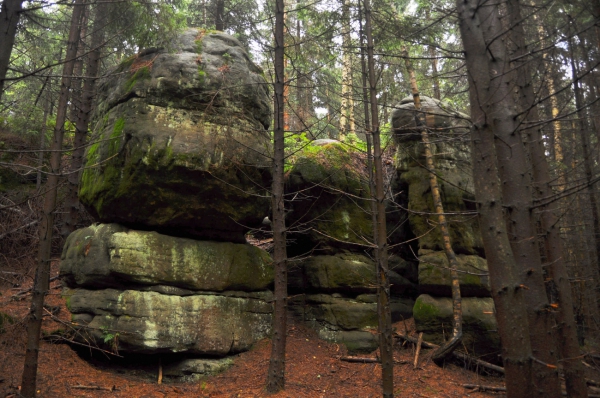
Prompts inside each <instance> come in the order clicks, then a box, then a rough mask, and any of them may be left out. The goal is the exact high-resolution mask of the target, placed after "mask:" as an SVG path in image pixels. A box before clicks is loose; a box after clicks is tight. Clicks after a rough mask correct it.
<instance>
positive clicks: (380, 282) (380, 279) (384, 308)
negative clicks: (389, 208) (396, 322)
mask: <svg viewBox="0 0 600 398" xmlns="http://www.w3.org/2000/svg"><path fill="white" fill-rule="evenodd" d="M364 7H365V33H366V35H367V63H368V69H369V99H370V104H371V131H372V132H373V161H374V165H375V199H376V202H377V225H376V228H375V229H377V235H376V238H377V241H376V242H375V245H376V249H375V250H376V251H377V254H376V259H377V297H378V299H377V315H378V318H379V354H380V355H381V379H382V387H383V397H384V398H392V397H393V396H394V356H393V344H394V341H393V337H392V314H391V310H390V281H389V275H388V254H387V251H388V248H387V231H386V224H385V193H384V186H383V162H382V151H381V138H380V134H379V114H378V107H377V83H376V79H375V57H374V54H373V53H374V49H373V34H372V31H371V6H370V2H369V0H365V1H364Z"/></svg>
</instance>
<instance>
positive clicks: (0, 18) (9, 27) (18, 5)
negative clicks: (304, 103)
mask: <svg viewBox="0 0 600 398" xmlns="http://www.w3.org/2000/svg"><path fill="white" fill-rule="evenodd" d="M22 10H23V1H22V0H4V2H3V3H2V10H0V98H2V93H3V92H4V82H5V80H4V79H5V78H6V72H8V65H9V63H10V54H11V53H12V49H13V46H14V45H15V36H16V34H17V26H18V24H19V17H20V16H21V11H22Z"/></svg>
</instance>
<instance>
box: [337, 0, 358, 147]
mask: <svg viewBox="0 0 600 398" xmlns="http://www.w3.org/2000/svg"><path fill="white" fill-rule="evenodd" d="M348 2H349V0H342V103H341V109H340V135H339V138H340V139H342V138H343V137H344V136H345V135H346V134H348V133H354V130H355V125H354V101H353V98H352V51H351V46H352V39H351V37H350V26H351V25H350V5H349V4H348Z"/></svg>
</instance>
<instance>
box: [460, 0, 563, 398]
mask: <svg viewBox="0 0 600 398" xmlns="http://www.w3.org/2000/svg"><path fill="white" fill-rule="evenodd" d="M456 5H457V11H458V16H459V25H460V33H461V37H462V41H463V47H464V50H465V59H466V64H467V72H468V79H469V97H470V102H471V119H472V123H473V126H472V134H471V140H472V145H473V150H472V153H473V160H474V164H473V179H474V184H475V194H476V198H477V205H478V210H479V220H480V221H479V225H481V226H482V228H481V235H482V238H483V243H484V248H485V253H486V258H487V261H488V268H489V273H490V282H491V287H492V297H493V299H494V304H495V307H496V320H497V323H498V333H499V335H500V339H501V341H502V359H503V362H504V368H505V371H506V388H507V392H508V395H509V396H510V397H519V398H520V397H533V396H535V395H536V394H535V389H536V386H535V385H533V383H532V362H533V361H532V351H531V344H530V341H529V338H528V336H529V324H528V317H527V311H526V310H525V300H524V295H523V287H522V284H521V278H520V273H521V269H520V268H519V267H518V265H517V263H516V261H515V258H514V256H513V251H512V248H511V245H510V241H509V235H508V231H507V229H506V223H505V220H504V211H503V209H502V205H503V201H502V194H501V183H500V180H499V175H498V164H497V160H496V156H495V146H496V143H495V127H496V126H495V124H492V123H493V120H492V119H491V118H493V117H494V116H496V112H497V111H498V110H497V109H496V108H495V106H494V105H495V103H496V102H497V99H496V98H495V95H496V87H495V84H494V82H492V77H494V76H495V75H494V74H493V71H492V68H491V65H490V64H489V59H488V56H491V55H489V51H490V50H491V49H490V48H489V47H488V43H487V40H486V38H485V36H484V31H485V30H486V29H488V28H489V25H488V24H489V23H490V22H491V19H495V20H496V21H497V19H498V14H497V12H498V10H497V8H496V7H497V5H495V4H493V5H492V4H490V5H487V6H485V7H482V5H481V4H480V0H457V2H456ZM494 56H495V52H494ZM559 391H560V390H559Z"/></svg>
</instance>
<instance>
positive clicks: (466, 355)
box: [394, 333, 504, 374]
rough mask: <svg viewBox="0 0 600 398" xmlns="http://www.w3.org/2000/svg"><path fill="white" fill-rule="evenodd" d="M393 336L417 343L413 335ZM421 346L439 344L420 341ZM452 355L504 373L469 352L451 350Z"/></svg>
mask: <svg viewBox="0 0 600 398" xmlns="http://www.w3.org/2000/svg"><path fill="white" fill-rule="evenodd" d="M394 336H395V337H398V338H401V339H403V340H406V341H408V342H410V343H413V344H417V343H418V341H417V339H415V338H414V337H410V336H407V335H404V334H402V333H396V334H395V335H394ZM421 346H422V347H425V348H434V349H435V348H439V345H437V344H433V343H429V342H427V341H422V342H421ZM452 356H453V357H455V358H457V359H462V360H464V361H470V362H472V363H475V364H477V365H478V366H481V367H484V368H486V369H490V370H493V371H495V372H498V373H502V374H504V368H503V367H502V366H498V365H494V364H493V363H489V362H486V361H482V360H481V359H479V358H475V357H473V356H471V355H469V354H465V353H463V352H460V351H453V352H452Z"/></svg>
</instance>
